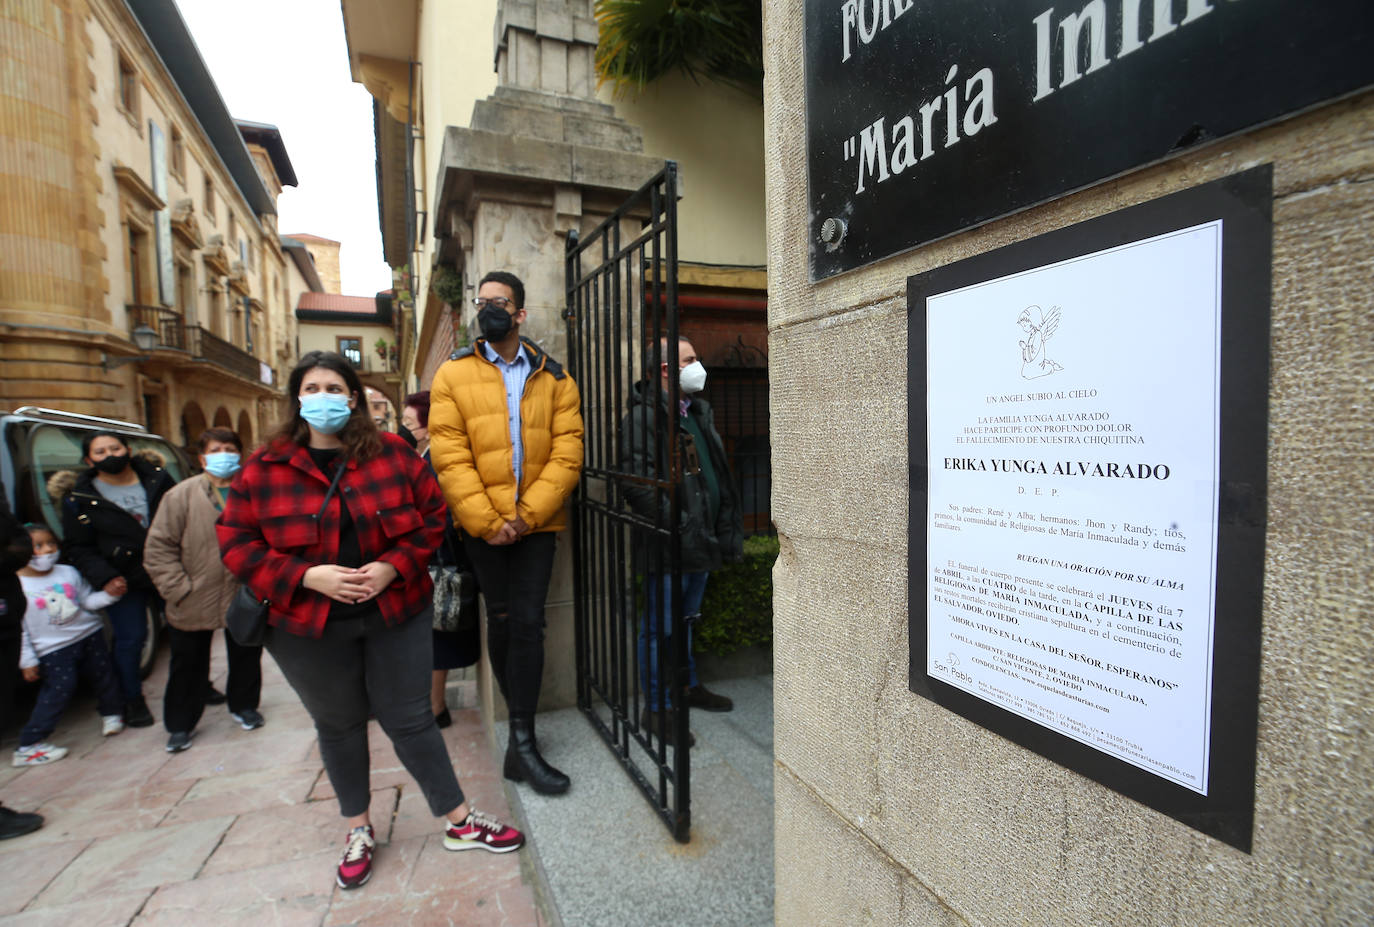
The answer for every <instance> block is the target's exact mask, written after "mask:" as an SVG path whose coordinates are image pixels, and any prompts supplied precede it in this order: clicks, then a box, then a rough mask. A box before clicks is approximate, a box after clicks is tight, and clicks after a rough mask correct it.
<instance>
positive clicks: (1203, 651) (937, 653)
mask: <svg viewBox="0 0 1374 927" xmlns="http://www.w3.org/2000/svg"><path fill="white" fill-rule="evenodd" d="M1225 234H1226V229H1225V227H1224V223H1223V221H1222V220H1220V219H1218V220H1216V221H1209V222H1204V223H1201V224H1197V225H1193V226H1190V227H1187V228H1181V229H1177V230H1174V231H1171V232H1168V233H1166V234H1159V235H1156V236H1154V237H1149V238H1144V239H1141V240H1138V241H1132V242H1130V243H1127V244H1122V245H1119V246H1116V247H1107V248H1104V249H1103V250H1100V251H1093V252H1090V253H1086V254H1081V255H1078V256H1075V257H1073V258H1071V259H1067V260H1062V261H1059V262H1056V263H1049V264H1046V265H1045V266H1039V267H1035V268H1033V269H1029V270H1025V271H1022V272H1018V273H1013V274H1010V275H1007V276H1002V277H997V278H995V279H989V280H984V281H981V282H978V283H975V284H972V285H968V286H963V287H961V288H958V289H952V290H949V291H947V292H941V293H935V294H932V295H930V296H928V297H927V299H926V301H925V313H924V319H923V321H924V324H925V345H926V358H925V361H926V363H925V367H926V376H927V382H926V384H925V396H926V409H925V410H924V413H925V425H926V431H927V433H926V435H925V438H926V448H927V451H926V453H927V460H926V465H927V467H928V479H929V484H928V485H929V500H928V506H927V507H926V523H925V526H924V529H925V535H926V543H927V547H928V556H927V559H926V569H927V570H928V575H927V576H926V577H925V579H926V582H925V596H926V599H925V608H926V612H927V620H926V625H925V631H926V641H925V644H926V646H925V653H926V662H927V665H926V667H925V671H926V672H927V673H928V674H929V676H930V677H931V678H932V679H937V680H940V681H942V682H944V683H947V684H948V685H950V686H954V687H956V688H958V689H961V690H963V691H965V692H967V693H968V694H970V695H973V696H976V697H977V698H979V699H982V700H985V701H987V702H989V703H992V704H994V705H996V706H999V707H1001V708H1003V709H1005V710H1007V711H1009V712H1012V713H1014V714H1016V715H1018V716H1020V717H1022V718H1024V719H1026V720H1028V721H1030V722H1033V723H1034V724H1038V725H1041V726H1043V727H1045V728H1048V729H1050V730H1052V731H1055V732H1058V733H1059V734H1062V735H1064V736H1067V737H1069V738H1072V739H1074V740H1077V741H1079V742H1081V743H1082V744H1085V745H1088V746H1090V747H1092V748H1095V749H1096V750H1099V751H1102V752H1103V753H1106V754H1109V755H1111V756H1113V757H1116V758H1118V759H1119V760H1121V761H1123V762H1125V763H1129V764H1131V765H1132V766H1135V767H1138V768H1139V769H1142V770H1145V771H1148V772H1150V773H1153V774H1155V775H1157V776H1160V777H1163V778H1165V779H1167V780H1169V781H1171V782H1174V783H1177V784H1178V785H1180V786H1183V787H1185V788H1187V789H1190V790H1192V791H1193V792H1196V793H1198V794H1200V795H1206V794H1207V787H1208V766H1209V762H1210V759H1211V758H1210V757H1209V744H1210V743H1211V742H1212V739H1211V736H1210V735H1211V731H1210V724H1211V718H1212V710H1211V708H1212V683H1213V680H1212V667H1213V652H1212V648H1213V639H1214V638H1213V633H1212V631H1213V622H1214V617H1215V616H1214V612H1213V609H1214V603H1215V593H1216V569H1217V543H1216V541H1217V527H1218V526H1217V512H1218V496H1217V494H1218V467H1219V459H1220V437H1219V415H1220V381H1221V363H1220V360H1221V317H1222V315H1221V304H1222V243H1223V236H1224V235H1225Z"/></svg>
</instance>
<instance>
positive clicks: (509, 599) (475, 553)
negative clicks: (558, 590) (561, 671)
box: [463, 531, 557, 715]
mask: <svg viewBox="0 0 1374 927" xmlns="http://www.w3.org/2000/svg"><path fill="white" fill-rule="evenodd" d="M556 540H557V535H555V534H554V533H553V532H551V531H542V532H539V533H538V534H527V535H525V536H524V537H523V538H521V539H520V540H518V541H516V542H515V543H514V544H505V545H501V546H497V545H493V544H488V543H487V542H486V541H483V540H482V539H481V538H472V537H469V538H465V539H464V541H463V546H464V547H465V548H466V549H467V552H468V559H469V560H471V561H472V567H473V569H474V570H475V571H476V572H477V582H478V583H479V584H480V585H481V587H482V598H483V600H485V601H486V603H487V654H488V655H489V656H490V657H491V670H492V674H493V675H494V676H495V677H496V684H497V685H498V686H499V687H500V688H501V694H502V695H503V696H505V699H506V706H507V707H508V708H509V709H510V713H511V714H512V715H533V714H534V712H535V710H536V709H537V708H538V707H539V687H540V684H541V683H542V682H543V678H544V600H545V599H546V598H548V595H549V577H550V575H551V574H552V573H553V553H554V546H555V543H556Z"/></svg>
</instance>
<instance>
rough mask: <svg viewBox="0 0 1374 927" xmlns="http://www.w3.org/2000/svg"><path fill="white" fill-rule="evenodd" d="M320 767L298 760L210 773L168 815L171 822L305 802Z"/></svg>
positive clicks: (249, 811)
mask: <svg viewBox="0 0 1374 927" xmlns="http://www.w3.org/2000/svg"><path fill="white" fill-rule="evenodd" d="M318 778H320V767H319V766H317V765H315V764H314V763H296V764H294V765H290V766H278V767H275V768H272V769H254V770H251V771H249V772H242V773H223V774H216V775H213V776H207V777H205V778H203V779H200V780H198V781H197V782H196V784H195V785H193V786H192V787H191V788H190V790H189V791H188V792H187V793H186V795H185V797H184V798H182V800H181V801H180V803H178V804H177V806H176V807H175V808H173V809H172V810H171V811H170V812H169V813H168V815H167V820H166V822H165V823H167V824H179V823H181V822H183V821H194V820H200V819H202V818H213V817H219V816H221V815H226V814H232V815H237V814H250V813H252V812H254V811H259V810H261V809H263V808H271V807H281V806H290V805H300V804H304V803H305V801H306V798H307V796H308V795H309V794H310V790H311V788H312V787H313V786H314V785H315V781H316V780H317V779H318Z"/></svg>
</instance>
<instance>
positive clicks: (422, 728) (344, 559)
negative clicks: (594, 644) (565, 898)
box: [216, 351, 524, 888]
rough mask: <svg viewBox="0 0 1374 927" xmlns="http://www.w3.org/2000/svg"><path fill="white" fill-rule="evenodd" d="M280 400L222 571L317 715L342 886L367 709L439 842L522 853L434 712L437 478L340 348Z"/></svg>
mask: <svg viewBox="0 0 1374 927" xmlns="http://www.w3.org/2000/svg"><path fill="white" fill-rule="evenodd" d="M287 395H288V396H290V397H292V407H293V408H292V415H291V418H290V419H289V420H288V421H287V422H286V423H285V424H283V425H282V426H281V428H280V429H279V430H278V431H277V433H276V434H275V435H274V436H273V437H272V439H271V440H270V441H269V442H268V444H267V446H266V447H264V448H262V449H261V450H259V451H258V452H257V453H255V454H254V455H253V456H252V457H251V458H249V460H248V462H247V464H245V465H244V468H243V470H242V472H241V473H240V474H239V475H238V477H236V478H235V480H234V482H233V485H232V486H231V487H230V489H229V498H228V500H227V502H226V504H225V507H224V512H223V513H222V514H221V515H220V518H219V521H218V522H217V524H216V531H217V533H218V536H219V544H220V550H221V552H222V553H223V555H224V563H225V566H227V567H228V568H229V570H230V572H232V573H233V574H234V575H235V576H237V577H238V578H239V579H240V580H241V581H242V582H243V583H244V584H245V585H246V586H247V587H248V588H249V589H250V590H252V592H253V593H254V595H255V596H257V597H258V598H259V599H266V600H267V601H268V602H269V618H268V625H269V627H268V631H267V636H266V640H265V642H264V643H265V646H266V647H267V650H268V652H269V653H271V654H272V657H273V659H275V660H276V662H277V665H278V666H279V667H280V668H281V671H282V674H283V675H284V676H285V677H286V680H287V682H289V683H290V684H291V687H292V688H293V689H295V690H296V693H297V694H298V695H299V696H300V698H301V702H302V703H304V705H305V707H306V710H308V711H309V712H310V716H311V718H312V719H314V722H315V729H316V732H317V733H318V734H319V742H320V756H321V758H322V759H323V760H324V767H325V771H326V772H327V773H328V774H329V781H330V782H331V783H332V784H333V786H334V792H335V794H336V795H337V796H338V799H339V810H340V812H341V813H342V814H343V816H344V817H345V818H347V819H348V826H349V833H348V840H347V844H346V847H345V850H344V855H343V859H342V860H341V861H340V863H339V869H338V875H337V881H338V884H339V885H340V886H342V887H343V888H356V887H357V886H359V885H362V884H363V883H364V882H366V881H367V880H368V878H369V877H370V876H371V874H372V853H373V850H374V848H375V846H376V840H375V837H374V835H373V830H372V824H371V820H370V819H369V817H368V804H369V801H370V799H371V795H372V792H371V789H370V786H369V782H368V774H369V770H368V743H367V720H368V714H369V713H372V714H375V715H376V717H377V720H378V722H379V723H380V724H381V726H382V730H383V731H385V732H386V735H387V736H388V737H390V738H391V742H392V744H393V745H394V746H395V748H396V755H397V756H398V757H400V759H401V762H402V763H403V764H405V767H406V769H407V770H408V771H409V772H410V774H411V775H412V776H414V777H415V780H416V781H417V782H418V783H419V784H420V789H421V790H422V791H423V792H424V795H425V798H426V800H427V801H428V802H429V807H430V810H431V812H432V813H433V814H434V815H435V816H436V817H439V816H443V817H444V818H446V819H447V825H448V826H447V830H446V833H445V836H444V846H445V848H447V849H450V850H466V849H470V848H472V847H481V848H482V849H485V850H490V851H493V852H497V853H502V852H508V851H511V850H516V849H519V848H520V846H521V845H522V844H523V843H524V837H523V835H521V833H520V832H519V831H517V830H516V829H515V828H513V827H508V826H506V825H504V824H502V823H500V822H499V821H496V820H495V819H494V818H491V817H489V816H487V815H483V814H480V813H479V812H477V811H475V810H474V809H473V808H472V807H471V806H470V805H469V804H468V802H467V801H466V800H465V799H464V797H463V792H462V790H461V789H460V788H459V786H458V779H457V776H455V775H454V772H453V763H452V761H450V759H449V756H448V750H447V748H446V747H445V745H444V741H443V737H442V736H441V735H440V733H439V729H438V727H436V726H435V723H434V714H433V712H431V711H430V706H429V681H430V663H431V659H432V657H431V638H430V630H431V626H432V621H433V619H432V608H433V584H432V583H431V582H430V578H429V572H428V566H429V559H430V556H431V555H432V554H433V553H434V549H435V547H437V546H438V544H439V539H440V537H441V535H442V534H443V530H444V499H443V496H442V495H441V493H440V492H439V485H438V483H437V482H436V481H435V479H434V476H433V474H432V473H431V472H430V470H429V468H428V467H426V466H425V463H424V461H422V460H421V459H420V458H419V457H417V456H416V455H415V453H414V452H413V451H412V450H411V449H410V447H409V446H408V445H407V444H406V443H405V442H404V441H402V440H401V439H400V438H399V437H397V436H396V435H393V434H389V433H382V432H379V431H378V430H377V426H376V425H375V424H374V423H373V421H372V418H371V415H370V414H369V411H368V404H367V401H366V397H365V396H364V394H363V388H362V384H361V383H360V382H359V380H358V375H357V373H355V372H354V370H353V367H352V366H351V365H350V364H349V363H348V361H346V360H344V358H342V357H340V356H339V355H338V354H332V353H327V352H323V351H312V352H310V353H309V354H306V355H305V356H304V357H303V358H301V361H300V363H299V364H297V365H296V369H295V370H293V371H291V376H290V379H289V380H288V384H287Z"/></svg>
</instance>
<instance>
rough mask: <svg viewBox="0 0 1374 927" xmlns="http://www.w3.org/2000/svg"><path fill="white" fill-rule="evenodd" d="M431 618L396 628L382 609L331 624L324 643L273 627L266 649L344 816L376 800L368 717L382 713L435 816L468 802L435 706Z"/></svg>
mask: <svg viewBox="0 0 1374 927" xmlns="http://www.w3.org/2000/svg"><path fill="white" fill-rule="evenodd" d="M433 620H434V619H433V617H432V613H431V611H430V610H429V609H426V610H425V611H424V612H422V613H421V614H419V615H416V616H415V617H413V618H411V619H409V620H407V621H405V622H403V623H402V624H400V625H398V626H397V627H388V626H387V625H386V623H385V622H384V621H383V620H382V616H381V614H380V613H378V612H372V613H370V614H368V615H365V616H363V617H362V618H348V619H344V620H342V621H330V622H328V623H327V624H326V625H325V626H324V635H323V636H322V637H320V638H319V639H318V640H315V639H314V638H309V637H301V636H299V635H295V634H289V633H287V632H285V631H282V630H280V629H278V628H270V629H269V630H268V632H267V638H266V641H265V645H266V647H267V652H268V653H270V654H271V655H272V658H273V659H274V660H276V661H277V665H278V666H279V667H281V671H282V675H284V676H285V677H286V681H287V682H289V683H290V684H291V688H293V689H295V690H296V694H297V695H299V696H300V697H301V702H302V703H303V704H304V705H305V708H306V711H309V712H310V717H311V718H312V719H314V721H315V730H316V732H317V733H318V734H319V736H320V757H321V759H323V760H324V769H325V772H327V773H328V774H329V781H330V783H332V784H333V786H334V793H335V794H336V795H338V797H339V811H340V812H341V813H342V814H343V816H344V817H346V818H351V817H357V816H358V815H360V814H362V813H363V812H365V811H366V810H367V806H368V804H369V802H370V801H371V799H372V790H371V786H370V783H369V767H368V752H367V716H368V712H369V711H371V712H372V713H373V714H375V715H376V716H377V721H378V722H379V723H380V724H381V726H382V730H383V731H385V732H386V736H387V737H390V738H391V743H392V744H393V745H394V746H395V747H396V755H397V756H398V757H400V760H401V763H402V764H404V766H405V768H406V770H407V771H408V772H409V773H410V774H411V776H413V777H414V778H415V781H416V782H418V783H419V784H420V791H422V792H423V793H424V795H425V800H426V801H427V802H428V803H429V810H430V811H431V812H432V813H433V814H434V816H435V817H439V816H440V815H444V814H448V813H449V812H450V811H452V810H453V809H454V808H457V807H458V806H459V805H461V804H462V803H463V790H462V789H461V788H459V787H458V777H457V776H456V775H454V772H453V761H452V760H450V759H449V755H448V748H447V747H446V746H445V745H444V739H443V737H442V736H441V735H440V734H439V728H438V727H436V726H435V724H434V713H433V712H432V711H431V710H430V706H429V685H430V671H431V669H430V668H431V666H432V664H433V659H434V658H433V655H432V646H433V645H432V642H431V639H430V632H431V628H432V625H433Z"/></svg>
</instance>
